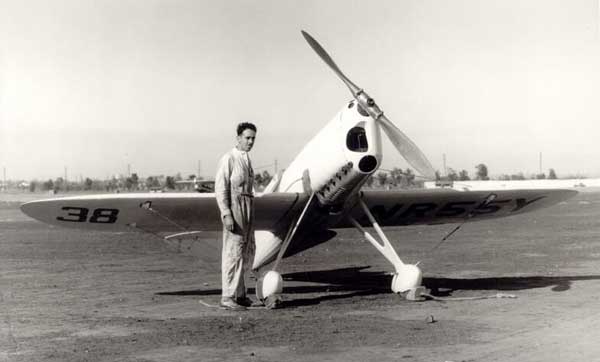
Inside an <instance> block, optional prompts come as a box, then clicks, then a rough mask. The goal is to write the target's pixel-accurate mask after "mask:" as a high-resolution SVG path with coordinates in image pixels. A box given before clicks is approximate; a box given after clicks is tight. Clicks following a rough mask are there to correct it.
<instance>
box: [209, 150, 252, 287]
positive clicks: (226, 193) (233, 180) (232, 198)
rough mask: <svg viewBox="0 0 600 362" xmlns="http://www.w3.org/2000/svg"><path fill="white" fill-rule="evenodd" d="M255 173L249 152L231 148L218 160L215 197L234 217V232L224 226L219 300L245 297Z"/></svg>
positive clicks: (222, 212)
mask: <svg viewBox="0 0 600 362" xmlns="http://www.w3.org/2000/svg"><path fill="white" fill-rule="evenodd" d="M253 181H254V171H253V170H252V164H251V163H250V158H249V157H248V153H247V152H244V151H240V150H238V149H237V148H235V147H234V148H233V149H232V150H231V151H229V152H227V153H226V154H225V155H224V156H223V157H222V158H221V160H220V161H219V166H218V169H217V174H216V177H215V195H216V199H217V204H218V205H219V209H220V211H221V221H223V219H224V218H225V216H226V215H231V216H232V217H233V221H234V226H233V231H229V230H227V229H226V228H225V225H223V252H222V256H221V285H222V298H223V299H224V298H233V299H238V298H244V297H245V296H246V285H245V283H244V269H247V268H248V267H249V266H251V265H252V262H253V258H254V250H255V243H254V228H253V225H252V223H253V219H254V208H253V193H252V189H253V183H254V182H253Z"/></svg>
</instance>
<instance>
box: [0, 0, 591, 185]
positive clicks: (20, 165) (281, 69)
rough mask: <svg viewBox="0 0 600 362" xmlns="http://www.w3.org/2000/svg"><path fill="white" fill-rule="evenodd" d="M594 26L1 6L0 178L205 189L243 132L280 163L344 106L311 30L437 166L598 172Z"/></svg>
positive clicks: (541, 18) (284, 2) (237, 10)
mask: <svg viewBox="0 0 600 362" xmlns="http://www.w3.org/2000/svg"><path fill="white" fill-rule="evenodd" d="M599 20H600V10H599V1H598V0H579V1H562V0H561V1H557V0H535V1H534V0H531V1H521V0H519V1H517V0H498V1H488V0H453V1H445V0H438V1H433V0H411V1H392V0H390V1H369V2H366V1H334V0H329V1H317V0H313V1H291V0H273V1H244V0H240V1H202V0H201V1H186V0H173V1H166V0H136V1H132V0H124V1H123V0H104V1H97V0H96V1H90V0H73V1H68V0H56V1H51V2H50V1H28V0H25V1H9V0H0V166H1V167H4V168H6V173H7V178H9V179H15V180H16V179H34V178H35V179H48V178H56V177H59V176H64V172H65V168H66V169H67V172H68V178H70V179H73V178H75V179H78V178H79V177H92V178H105V177H108V176H112V175H115V174H126V173H127V170H128V165H130V166H129V167H130V170H131V172H137V173H138V174H139V175H141V176H149V175H159V174H164V175H173V174H175V173H177V172H181V173H182V175H184V176H185V175H188V174H195V173H197V170H198V165H199V164H200V168H201V170H200V171H201V174H202V175H203V176H205V177H207V178H211V177H212V174H213V173H214V171H215V167H216V163H217V162H218V159H219V158H220V156H221V155H222V154H223V153H224V152H226V151H227V150H228V149H230V148H231V147H232V146H233V145H234V142H235V126H236V124H237V123H238V122H240V121H253V122H255V123H256V125H257V126H258V134H257V143H256V145H255V148H254V149H253V151H252V153H251V157H252V159H253V165H254V166H255V168H261V166H266V168H264V169H266V170H269V171H272V166H270V165H272V164H273V163H274V160H277V163H278V166H279V168H284V167H285V166H286V165H287V164H289V163H290V162H291V161H292V160H293V158H294V156H295V155H296V154H297V153H298V152H299V151H300V150H301V149H302V147H303V145H304V144H305V143H307V142H308V141H309V140H310V138H311V137H312V136H314V135H315V134H316V133H317V132H318V131H319V129H320V128H322V127H323V126H324V125H325V124H326V123H327V122H328V121H329V120H330V119H331V118H332V117H333V116H334V115H335V114H336V113H337V112H338V111H339V110H340V109H341V107H343V106H344V105H345V103H346V102H347V101H348V100H349V99H350V98H351V95H350V93H349V92H348V90H347V89H346V88H345V86H344V85H343V84H342V83H341V82H340V81H339V79H337V77H336V76H335V75H334V73H333V72H332V71H331V70H330V69H328V68H327V66H326V65H325V64H324V63H323V62H322V61H321V60H320V59H319V58H318V57H317V56H316V54H315V53H314V52H313V51H312V50H311V48H310V47H309V46H308V45H307V44H306V42H305V41H304V39H303V38H302V36H301V34H300V30H306V31H308V32H309V33H310V34H311V35H312V36H313V37H315V38H316V39H317V40H318V41H319V42H320V43H321V44H322V45H323V46H324V47H325V49H327V51H328V52H329V53H330V54H331V56H332V57H333V59H334V60H335V61H336V63H337V64H338V65H339V66H340V68H341V69H342V70H343V71H344V73H345V74H346V75H347V76H348V77H349V78H350V79H352V80H353V81H354V83H356V84H358V85H359V86H361V87H363V88H364V89H365V90H366V91H367V92H368V93H369V94H370V95H371V96H373V98H375V99H376V101H377V103H378V105H379V106H380V107H381V108H382V109H383V110H384V111H385V113H386V115H387V116H388V118H390V119H391V120H392V121H393V122H394V123H395V124H396V125H397V126H398V127H399V128H400V129H401V130H403V131H404V132H405V133H406V134H407V135H408V136H409V137H410V138H411V139H412V140H413V141H414V142H415V143H416V144H417V145H418V146H419V148H420V149H421V150H422V151H423V152H424V153H425V154H426V155H427V157H428V158H429V159H430V161H431V162H432V164H433V166H434V168H436V169H438V170H442V168H443V161H442V157H443V156H442V155H443V154H445V155H446V159H447V166H448V167H452V168H454V169H456V170H462V169H465V170H467V171H468V172H469V173H470V174H471V175H473V174H474V173H475V165H477V164H479V163H485V164H486V165H487V166H488V169H489V172H490V174H492V175H500V174H504V173H506V174H511V173H516V172H525V173H526V174H528V173H536V172H538V170H539V157H540V153H541V154H542V162H543V165H542V167H543V169H544V171H545V172H547V170H548V168H554V169H555V170H556V172H557V174H558V176H559V177H560V176H568V175H574V174H585V175H588V176H600V147H599V145H598V139H599V137H600V70H599V69H600V68H599V67H600V30H599V24H598V23H599ZM383 157H384V160H383V166H382V167H383V168H392V167H396V166H398V167H406V166H407V165H406V163H404V161H403V160H402V158H401V156H399V155H398V153H397V152H396V151H395V150H394V149H393V147H392V146H391V144H390V143H389V142H387V141H386V143H385V145H384V155H383Z"/></svg>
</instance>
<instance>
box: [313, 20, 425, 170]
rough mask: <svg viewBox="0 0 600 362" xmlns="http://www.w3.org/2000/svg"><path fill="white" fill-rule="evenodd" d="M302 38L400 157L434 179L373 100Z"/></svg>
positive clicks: (414, 148) (316, 46)
mask: <svg viewBox="0 0 600 362" xmlns="http://www.w3.org/2000/svg"><path fill="white" fill-rule="evenodd" d="M302 36H304V39H306V41H307V42H308V44H309V45H310V47H311V48H312V49H313V50H314V51H315V53H317V55H318V56H319V57H320V58H321V59H322V60H323V61H324V62H325V64H327V65H328V66H329V68H331V70H333V72H334V73H335V74H337V76H338V77H339V78H340V79H341V80H342V82H344V84H346V86H347V87H348V89H349V90H350V92H351V93H352V96H353V97H354V98H355V99H356V101H357V102H358V104H359V106H360V107H361V108H362V109H364V110H365V111H366V112H367V113H368V114H369V115H370V116H371V117H372V118H373V119H374V120H375V121H377V122H378V124H379V126H380V127H381V128H383V131H384V132H385V134H386V135H387V136H388V138H389V139H390V141H391V142H392V144H393V145H394V147H396V149H397V150H398V152H400V154H401V155H402V157H404V159H405V160H406V161H407V162H408V163H409V164H410V165H411V166H412V167H414V168H415V169H416V170H417V171H418V172H419V173H420V174H421V175H423V176H424V177H426V178H429V179H433V178H435V171H434V170H433V167H431V163H430V162H429V160H427V157H425V155H424V154H423V152H421V150H420V149H419V148H418V147H417V145H416V144H415V143H414V142H413V141H411V140H410V138H408V137H407V136H406V135H405V134H404V133H403V132H402V131H400V129H398V127H396V126H395V125H394V124H393V123H392V122H391V121H390V120H389V119H388V118H387V117H386V116H385V115H384V114H383V111H382V110H381V109H380V108H379V106H377V104H376V103H375V100H373V98H371V97H369V95H368V94H367V93H365V91H364V90H363V89H362V88H360V87H358V86H357V85H356V84H354V83H353V82H352V81H351V80H350V79H349V78H348V77H346V75H345V74H344V73H343V72H342V71H341V70H340V68H339V67H338V66H337V64H335V62H334V61H333V59H332V58H331V56H330V55H329V54H328V53H327V51H325V49H323V47H322V46H321V44H319V43H318V42H317V41H316V40H315V39H314V38H313V37H312V36H310V34H308V33H307V32H305V31H304V30H303V31H302Z"/></svg>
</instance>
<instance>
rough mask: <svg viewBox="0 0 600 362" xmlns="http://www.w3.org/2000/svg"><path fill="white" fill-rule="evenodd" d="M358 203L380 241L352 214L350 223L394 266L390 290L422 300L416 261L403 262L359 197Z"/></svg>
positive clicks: (408, 297) (420, 277)
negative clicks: (411, 262)
mask: <svg viewBox="0 0 600 362" xmlns="http://www.w3.org/2000/svg"><path fill="white" fill-rule="evenodd" d="M358 203H359V204H360V206H361V208H362V209H363V211H364V213H365V215H367V217H368V218H369V222H370V223H371V225H372V226H373V228H374V229H375V232H376V233H377V235H378V236H379V238H380V239H381V242H378V241H377V240H376V239H375V238H374V237H373V235H371V234H370V233H369V232H368V231H367V230H365V229H364V228H363V227H362V226H361V225H360V223H359V222H358V221H356V219H354V218H353V217H352V216H348V219H349V220H350V222H351V223H352V225H354V227H356V228H357V229H358V230H359V231H360V232H361V233H362V234H363V236H364V237H365V238H366V239H367V241H369V242H370V243H371V245H373V246H374V247H375V249H377V250H378V251H379V252H380V253H381V254H383V256H384V257H385V258H386V259H387V260H388V261H389V262H390V263H392V265H393V266H394V269H395V273H394V278H393V279H392V286H391V287H392V291H393V292H394V293H398V294H400V295H402V296H404V297H405V298H406V299H408V300H413V301H418V300H422V297H421V293H422V292H423V291H424V290H425V288H424V287H423V286H421V282H422V279H423V273H422V272H421V269H419V267H418V266H417V264H418V263H417V264H414V265H413V264H405V263H404V262H403V261H402V260H401V259H400V257H399V256H398V254H397V253H396V251H395V250H394V248H393V247H392V244H391V243H390V241H389V240H388V238H387V237H386V236H385V234H384V233H383V230H381V227H380V226H379V224H378V223H377V221H376V220H375V217H374V216H373V214H372V213H371V211H370V210H369V208H368V207H367V205H366V204H365V203H364V201H363V200H362V199H359V200H358Z"/></svg>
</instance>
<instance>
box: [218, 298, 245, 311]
mask: <svg viewBox="0 0 600 362" xmlns="http://www.w3.org/2000/svg"><path fill="white" fill-rule="evenodd" d="M219 305H220V306H221V307H223V308H225V309H227V310H238V311H241V310H246V307H244V306H243V305H241V304H238V303H236V302H235V301H234V300H233V299H231V298H227V299H222V300H221V303H220V304H219Z"/></svg>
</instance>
